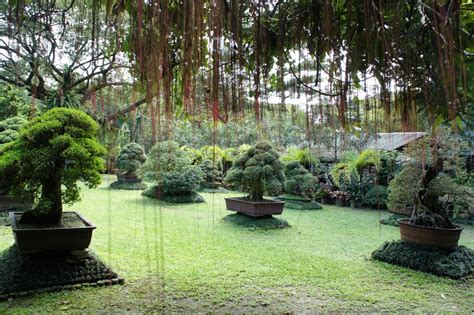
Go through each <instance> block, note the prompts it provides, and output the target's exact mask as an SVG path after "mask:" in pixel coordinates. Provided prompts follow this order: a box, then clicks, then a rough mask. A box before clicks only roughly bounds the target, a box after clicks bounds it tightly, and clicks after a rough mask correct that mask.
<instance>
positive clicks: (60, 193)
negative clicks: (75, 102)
mask: <svg viewBox="0 0 474 315" xmlns="http://www.w3.org/2000/svg"><path fill="white" fill-rule="evenodd" d="M97 130H98V125H97V123H96V122H95V121H94V120H93V119H92V118H90V117H89V116H88V115H87V114H85V113H83V112H81V111H79V110H73V109H66V108H55V109H51V110H49V111H47V112H46V113H44V114H43V115H41V116H39V117H37V118H35V119H33V120H32V121H31V122H29V123H28V124H27V125H26V127H25V128H24V129H23V130H22V132H21V133H20V135H19V137H18V139H17V140H15V141H14V142H12V143H10V144H8V145H6V147H5V148H3V149H2V154H1V156H0V174H2V176H1V178H0V181H1V184H2V187H4V188H6V189H7V190H8V192H9V193H12V194H14V195H24V194H27V195H30V194H31V195H33V196H34V206H33V208H32V209H31V210H28V211H26V212H24V213H22V214H19V213H17V214H15V213H10V217H11V220H12V227H13V230H14V232H15V238H16V240H17V245H18V246H19V248H20V250H22V246H23V245H25V248H27V250H42V249H82V248H77V247H78V246H79V247H81V246H84V244H86V245H87V246H88V245H89V243H90V237H91V235H92V231H90V235H89V240H88V241H87V240H85V241H84V242H79V241H78V240H77V239H78V238H81V237H82V236H81V234H80V233H79V234H78V233H77V229H81V230H84V229H86V228H87V227H89V228H93V227H92V226H91V224H90V223H88V222H87V221H85V220H84V219H83V218H82V217H80V216H79V215H77V216H78V217H79V219H78V220H79V221H80V223H81V224H80V225H81V226H80V227H78V228H77V229H74V228H72V230H73V234H71V235H70V236H68V235H67V234H66V235H63V234H62V235H57V237H52V236H51V235H50V234H48V235H47V237H46V238H45V239H44V240H45V242H46V243H41V241H42V238H41V235H40V234H41V233H40V234H32V233H30V234H28V235H29V236H30V237H33V238H30V239H23V238H22V235H20V234H21V233H22V232H24V231H28V228H24V229H23V228H22V225H24V226H26V225H27V226H29V227H32V228H31V229H30V230H34V231H41V230H42V228H44V227H47V229H44V230H45V231H46V232H47V233H52V232H51V230H54V228H55V227H60V229H58V230H61V231H64V230H67V229H66V228H65V227H64V226H63V224H62V220H61V219H62V216H63V203H66V204H72V203H74V202H76V201H78V200H79V199H80V195H79V192H80V188H79V186H78V182H79V181H80V182H83V183H84V184H85V185H86V186H87V187H90V188H92V187H96V186H97V185H98V184H99V183H100V181H101V177H100V171H101V170H102V168H103V161H102V159H101V156H103V155H104V154H105V150H104V149H103V147H102V146H100V145H99V144H98V143H97V142H96V140H95V136H96V133H97ZM18 217H19V220H18ZM18 233H20V234H18ZM86 237H87V236H86ZM68 238H69V239H70V240H71V241H72V244H69V245H70V247H75V248H70V247H68V246H69V245H67V244H66V243H67V239H68ZM23 241H24V242H25V244H20V242H23ZM54 242H56V243H55V244H53V243H54ZM74 243H75V245H76V246H74ZM34 246H37V248H33V247H34ZM87 246H86V247H87ZM61 247H65V248H61Z"/></svg>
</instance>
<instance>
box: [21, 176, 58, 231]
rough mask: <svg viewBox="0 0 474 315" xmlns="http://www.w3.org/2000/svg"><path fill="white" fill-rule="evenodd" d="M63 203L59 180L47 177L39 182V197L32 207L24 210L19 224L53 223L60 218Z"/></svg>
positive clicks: (56, 222)
mask: <svg viewBox="0 0 474 315" xmlns="http://www.w3.org/2000/svg"><path fill="white" fill-rule="evenodd" d="M62 213H63V205H62V202H61V180H60V178H58V177H49V178H48V180H44V181H42V182H41V197H40V200H39V202H38V204H37V205H36V207H34V208H33V209H31V210H29V211H26V212H25V213H24V214H23V215H22V216H21V219H20V221H19V223H20V224H38V225H55V224H58V223H59V222H60V220H61V216H62Z"/></svg>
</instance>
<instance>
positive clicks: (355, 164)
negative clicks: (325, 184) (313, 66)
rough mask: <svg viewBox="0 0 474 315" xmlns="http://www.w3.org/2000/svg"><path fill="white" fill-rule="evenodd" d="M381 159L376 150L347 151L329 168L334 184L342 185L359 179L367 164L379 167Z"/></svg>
mask: <svg viewBox="0 0 474 315" xmlns="http://www.w3.org/2000/svg"><path fill="white" fill-rule="evenodd" d="M380 165H381V160H380V155H379V153H378V152H377V151H375V150H372V149H367V150H364V151H362V153H361V154H359V155H357V154H356V153H354V152H348V153H346V155H344V157H343V158H342V159H341V162H339V163H337V164H336V165H334V166H333V168H332V169H331V176H332V178H333V179H334V182H335V183H336V185H338V186H339V185H344V183H350V182H351V181H352V180H356V181H360V180H361V176H362V172H363V170H364V169H365V168H367V167H368V166H374V167H375V168H376V169H377V170H378V169H379V168H380Z"/></svg>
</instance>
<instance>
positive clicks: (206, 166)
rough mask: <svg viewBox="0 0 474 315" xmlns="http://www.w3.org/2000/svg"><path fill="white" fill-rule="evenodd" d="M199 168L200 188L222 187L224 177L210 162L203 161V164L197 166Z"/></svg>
mask: <svg viewBox="0 0 474 315" xmlns="http://www.w3.org/2000/svg"><path fill="white" fill-rule="evenodd" d="M199 167H200V168H201V171H202V174H203V178H202V183H201V184H202V186H204V187H208V188H217V187H219V186H220V185H222V181H223V179H224V175H223V174H222V172H221V171H219V169H218V168H217V167H216V166H215V165H214V164H213V163H212V161H211V160H204V162H202V163H201V165H199Z"/></svg>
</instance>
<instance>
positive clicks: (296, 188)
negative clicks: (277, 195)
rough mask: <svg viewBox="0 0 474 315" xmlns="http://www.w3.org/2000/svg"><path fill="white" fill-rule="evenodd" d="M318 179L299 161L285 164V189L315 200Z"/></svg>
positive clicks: (290, 192)
mask: <svg viewBox="0 0 474 315" xmlns="http://www.w3.org/2000/svg"><path fill="white" fill-rule="evenodd" d="M318 188H319V186H318V179H317V178H316V177H314V176H313V175H311V173H309V172H308V171H307V170H306V169H305V168H304V167H303V166H301V165H300V162H298V161H291V162H289V163H287V164H286V165H285V191H286V192H287V193H289V194H293V195H299V196H304V197H306V198H310V199H311V200H314V198H315V196H316V192H317V190H318Z"/></svg>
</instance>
